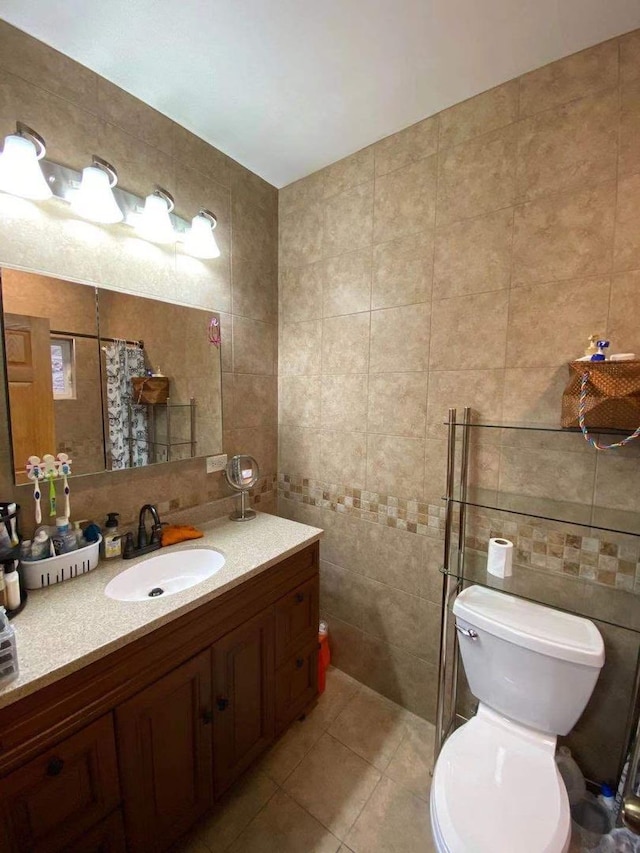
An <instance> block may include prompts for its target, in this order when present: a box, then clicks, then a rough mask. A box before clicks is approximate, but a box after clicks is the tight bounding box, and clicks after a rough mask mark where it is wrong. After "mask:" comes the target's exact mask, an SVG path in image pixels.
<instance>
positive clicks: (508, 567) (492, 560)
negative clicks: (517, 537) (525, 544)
mask: <svg viewBox="0 0 640 853" xmlns="http://www.w3.org/2000/svg"><path fill="white" fill-rule="evenodd" d="M512 567H513V542H509V540H508V539H497V538H496V539H489V553H488V555H487V571H488V572H489V574H490V575H495V576H496V577H497V578H508V577H511V575H512V574H513V568H512Z"/></svg>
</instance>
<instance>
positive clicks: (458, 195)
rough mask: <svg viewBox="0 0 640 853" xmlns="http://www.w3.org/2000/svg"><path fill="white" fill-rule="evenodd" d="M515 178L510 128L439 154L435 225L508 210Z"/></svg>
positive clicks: (512, 195)
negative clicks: (502, 209) (505, 208)
mask: <svg viewBox="0 0 640 853" xmlns="http://www.w3.org/2000/svg"><path fill="white" fill-rule="evenodd" d="M515 176H516V128H515V126H514V125H512V126H510V127H508V128H505V129H503V130H497V131H493V132H492V133H489V134H486V135H485V136H482V137H481V138H479V139H474V140H471V141H470V142H464V143H462V145H457V146H455V147H454V148H448V149H447V150H445V151H443V152H441V153H440V154H439V156H438V215H437V220H438V224H439V225H444V224H447V223H449V222H454V221H456V220H458V219H468V218H469V217H471V216H478V215H479V214H481V213H488V212H489V211H491V210H498V209H499V208H501V207H508V206H509V205H510V204H512V203H513V200H514V196H515Z"/></svg>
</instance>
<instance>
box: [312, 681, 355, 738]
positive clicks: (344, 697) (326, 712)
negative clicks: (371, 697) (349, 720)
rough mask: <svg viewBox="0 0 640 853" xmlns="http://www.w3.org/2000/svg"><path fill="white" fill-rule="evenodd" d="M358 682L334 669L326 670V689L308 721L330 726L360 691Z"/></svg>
mask: <svg viewBox="0 0 640 853" xmlns="http://www.w3.org/2000/svg"><path fill="white" fill-rule="evenodd" d="M360 687H361V685H360V682H359V681H356V680H355V678H351V676H350V675H347V673H346V672H342V670H340V669H336V668H335V667H333V666H332V667H329V669H328V670H327V687H326V690H325V691H324V693H323V694H322V696H321V697H320V698H319V699H318V704H317V705H316V707H315V708H314V709H313V711H311V713H310V714H309V716H308V719H310V720H313V721H314V722H316V721H317V722H319V723H320V724H321V725H323V726H324V727H325V728H326V727H328V726H330V725H331V723H332V722H333V721H334V720H335V718H336V717H337V716H338V714H339V713H340V712H341V711H342V710H343V709H344V707H345V706H346V705H347V703H348V702H349V700H350V699H353V697H354V696H355V695H356V693H357V692H358V691H359V690H360Z"/></svg>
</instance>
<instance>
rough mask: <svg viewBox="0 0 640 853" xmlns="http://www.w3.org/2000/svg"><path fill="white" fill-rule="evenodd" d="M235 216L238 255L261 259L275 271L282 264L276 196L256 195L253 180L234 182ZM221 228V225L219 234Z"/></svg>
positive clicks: (233, 209)
mask: <svg viewBox="0 0 640 853" xmlns="http://www.w3.org/2000/svg"><path fill="white" fill-rule="evenodd" d="M209 183H213V181H209ZM218 186H219V185H218ZM231 216H232V223H233V253H234V256H236V257H238V256H239V257H242V258H251V259H254V260H260V261H261V262H262V263H263V264H264V265H265V266H268V267H271V268H274V267H275V266H276V264H277V262H278V254H277V251H276V250H275V245H276V242H277V239H278V226H277V218H276V205H275V199H274V198H273V196H268V195H266V194H263V193H259V194H256V192H255V191H254V190H253V187H252V185H251V182H249V181H234V185H233V190H232V192H231ZM219 228H220V223H219V222H218V226H217V227H216V234H217V233H218V230H219Z"/></svg>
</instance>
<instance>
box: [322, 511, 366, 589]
mask: <svg viewBox="0 0 640 853" xmlns="http://www.w3.org/2000/svg"><path fill="white" fill-rule="evenodd" d="M363 524H364V522H363V521H360V519H359V518H354V517H353V516H351V515H347V514H345V513H338V512H333V511H332V510H323V518H322V525H321V526H322V529H323V530H324V532H325V533H324V536H323V537H322V539H321V540H320V558H321V559H322V560H328V561H329V562H330V563H333V564H334V565H336V566H342V567H343V568H348V569H349V570H350V571H352V572H358V573H359V574H362V569H363V562H362V559H361V556H360V550H359V547H358V537H359V531H360V528H361V527H362V525H363Z"/></svg>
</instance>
